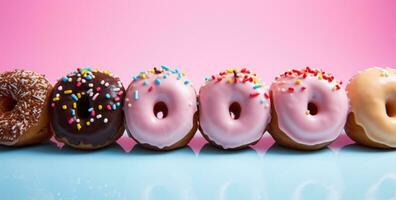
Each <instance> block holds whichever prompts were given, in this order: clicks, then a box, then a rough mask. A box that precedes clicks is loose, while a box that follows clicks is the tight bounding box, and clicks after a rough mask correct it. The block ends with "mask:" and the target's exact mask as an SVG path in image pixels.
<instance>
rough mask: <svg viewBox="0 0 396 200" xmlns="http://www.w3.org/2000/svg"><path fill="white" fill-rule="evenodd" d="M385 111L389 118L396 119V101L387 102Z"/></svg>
mask: <svg viewBox="0 0 396 200" xmlns="http://www.w3.org/2000/svg"><path fill="white" fill-rule="evenodd" d="M385 109H386V114H387V115H388V117H396V100H391V101H387V102H386V104H385Z"/></svg>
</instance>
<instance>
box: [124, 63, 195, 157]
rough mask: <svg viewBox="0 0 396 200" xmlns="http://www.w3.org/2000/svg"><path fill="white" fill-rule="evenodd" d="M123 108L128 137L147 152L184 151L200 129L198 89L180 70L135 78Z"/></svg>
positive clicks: (164, 69) (164, 68) (155, 71)
mask: <svg viewBox="0 0 396 200" xmlns="http://www.w3.org/2000/svg"><path fill="white" fill-rule="evenodd" d="M124 107H125V108H124V110H125V121H126V125H127V131H128V133H129V135H130V136H131V137H132V138H133V139H134V140H135V141H137V142H138V143H139V144H141V145H142V146H143V147H146V148H150V149H154V150H172V149H176V148H180V147H183V146H185V145H186V144H187V143H188V142H189V141H190V140H191V138H192V137H193V136H194V134H195V132H196V131H197V128H198V107H197V95H196V92H195V89H194V87H193V85H192V84H191V81H190V80H188V79H187V78H186V76H185V74H184V73H182V72H181V71H179V70H178V69H171V68H169V67H167V66H161V67H160V68H156V67H155V68H151V69H149V70H148V71H144V72H141V73H139V74H138V75H136V76H134V77H133V81H132V83H131V84H130V85H129V87H128V89H127V97H126V98H125V105H124Z"/></svg>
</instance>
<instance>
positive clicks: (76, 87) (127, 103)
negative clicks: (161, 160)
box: [0, 66, 396, 150]
mask: <svg viewBox="0 0 396 200" xmlns="http://www.w3.org/2000/svg"><path fill="white" fill-rule="evenodd" d="M341 85H342V82H341V81H338V80H336V79H335V77H334V76H333V75H332V74H329V73H326V72H324V71H323V70H319V69H315V68H310V67H306V68H301V69H291V70H288V71H286V72H284V73H283V74H281V75H279V76H278V77H276V78H275V80H274V81H273V82H272V84H271V85H270V86H269V87H266V86H265V85H264V84H263V83H262V82H260V80H259V78H258V77H257V75H256V74H255V73H253V72H251V71H249V70H248V69H246V68H243V69H240V70H239V69H227V70H225V71H222V72H220V73H218V74H214V75H212V76H210V77H207V78H205V83H204V84H203V85H202V86H201V88H200V90H199V94H198V95H197V93H196V91H195V89H194V87H193V86H192V84H191V82H190V81H189V80H188V79H187V78H186V75H185V74H184V73H182V72H181V71H179V70H178V69H172V68H169V67H167V66H161V67H159V68H152V69H149V70H147V71H144V72H141V73H139V74H138V75H136V76H134V77H133V80H132V82H131V83H130V85H129V86H128V88H127V89H126V90H125V88H124V86H123V84H122V83H121V81H120V79H119V78H118V77H116V76H115V75H113V74H112V73H111V72H109V71H106V70H98V69H92V68H90V67H86V68H78V69H77V70H75V71H73V72H71V73H69V74H67V75H66V76H63V77H62V78H60V79H59V80H58V81H57V83H56V84H55V85H54V86H52V85H51V84H50V82H49V81H48V80H47V79H46V78H45V76H43V75H40V74H37V73H35V72H31V71H26V70H15V71H10V72H4V73H1V74H0V144H3V145H8V146H25V145H32V144H37V143H40V142H42V141H46V140H48V139H49V138H50V137H52V135H54V136H55V139H56V140H58V141H60V142H63V143H65V144H67V145H69V146H71V147H74V148H78V149H84V150H93V149H98V148H102V147H105V146H108V145H110V144H112V143H114V142H115V141H116V140H117V139H118V138H119V137H120V136H121V135H122V134H123V132H124V131H125V129H126V130H127V132H128V135H129V136H130V137H132V138H133V139H134V140H135V141H136V142H137V143H139V144H141V145H142V146H143V147H146V148H150V149H155V150H171V149H175V148H179V147H183V146H185V145H186V144H187V143H188V142H189V141H190V140H191V138H192V137H193V136H194V134H195V133H196V131H197V129H199V130H200V132H201V133H202V135H203V136H204V137H205V138H206V139H207V140H208V141H209V142H210V143H212V144H213V145H215V146H216V147H219V148H222V149H241V148H244V147H246V146H248V145H251V144H254V143H256V142H257V141H258V140H259V139H260V138H261V137H262V136H263V134H264V133H265V132H266V131H267V130H268V132H269V133H270V134H271V135H272V137H273V138H274V139H275V140H276V142H278V143H279V144H281V145H283V146H286V147H289V148H294V149H299V150H317V149H321V148H324V147H325V146H327V145H328V144H330V143H331V142H332V141H334V140H335V139H336V138H337V137H338V136H339V134H340V133H342V131H343V130H344V129H345V131H346V133H347V134H348V135H349V137H350V138H352V139H353V140H355V141H356V142H358V143H360V144H363V145H366V146H369V147H375V148H395V147H396V69H393V68H378V67H375V68H369V69H366V70H364V71H361V72H359V73H358V74H357V75H355V76H353V77H352V78H351V80H350V81H349V83H348V85H347V87H346V90H345V89H344V88H343V87H342V86H341Z"/></svg>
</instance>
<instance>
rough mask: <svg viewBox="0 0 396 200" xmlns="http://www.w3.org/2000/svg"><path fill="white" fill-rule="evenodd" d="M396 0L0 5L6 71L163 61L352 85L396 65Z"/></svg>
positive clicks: (122, 68) (134, 66)
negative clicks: (357, 77) (291, 72)
mask: <svg viewBox="0 0 396 200" xmlns="http://www.w3.org/2000/svg"><path fill="white" fill-rule="evenodd" d="M395 10H396V3H395V1H361V0H355V1H317V0H311V1H297V0H296V1H283V0H279V1H272V2H270V1H264V0H261V1H258V0H257V1H249V0H241V1H234V0H224V1H213V0H205V1H203V0H200V1H186V0H176V1H160V0H149V1H143V0H142V1H125V0H117V1H113V0H100V1H98V0H95V1H80V0H64V1H53V0H48V1H47V0H41V1H40V0H38V1H22V0H9V1H8V0H2V1H1V2H0V67H1V71H5V70H10V69H14V68H16V67H18V68H25V69H30V70H34V71H38V72H40V73H44V74H47V76H48V77H49V78H50V80H51V81H55V80H56V79H57V78H59V77H61V76H62V75H64V74H65V73H67V72H69V71H71V70H72V69H74V68H75V67H77V66H87V65H89V66H103V67H106V68H107V69H109V70H111V71H114V72H115V73H116V74H118V75H120V76H121V78H122V80H123V81H124V84H125V85H128V84H129V81H130V80H131V77H132V75H134V74H135V73H137V72H139V71H141V70H144V69H147V68H148V67H152V66H159V65H160V64H164V65H168V66H177V67H179V68H181V69H182V70H184V71H186V72H187V74H188V76H190V77H191V79H192V80H193V81H194V83H195V86H196V87H197V88H198V87H199V85H200V84H201V83H202V82H203V79H204V77H205V76H207V75H209V74H212V73H216V72H218V71H220V70H222V69H224V68H226V67H230V66H233V67H241V66H248V67H249V68H251V69H252V70H253V71H256V72H257V73H258V74H259V75H260V76H261V77H262V79H263V80H264V81H265V82H267V83H268V82H270V81H271V80H272V79H273V78H274V76H275V75H277V74H279V73H281V72H282V71H284V70H285V69H287V68H290V67H295V66H306V65H309V66H316V67H321V68H323V69H325V70H326V71H329V72H333V73H334V74H335V75H336V76H337V77H338V78H339V79H341V80H344V81H346V80H348V79H349V78H350V76H351V75H352V74H354V73H355V72H356V71H358V70H359V69H363V68H366V67H369V66H396V54H395V53H396V51H395V50H396V22H395V21H396V20H395V19H396V11H395Z"/></svg>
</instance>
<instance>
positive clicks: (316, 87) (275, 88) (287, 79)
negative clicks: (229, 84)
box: [270, 68, 349, 145]
mask: <svg viewBox="0 0 396 200" xmlns="http://www.w3.org/2000/svg"><path fill="white" fill-rule="evenodd" d="M304 74H305V75H304ZM270 90H271V95H272V100H273V104H274V108H275V111H276V114H277V117H278V126H279V128H280V129H281V130H282V132H284V133H285V134H286V135H287V136H289V137H290V138H291V139H292V140H294V141H296V142H297V143H300V144H305V145H316V144H322V143H326V142H331V141H333V140H335V139H336V138H337V137H338V135H339V134H340V133H341V132H342V130H343V127H344V125H345V123H346V119H347V114H348V108H349V106H348V98H347V95H346V92H345V90H344V89H343V88H342V87H341V86H340V82H338V81H336V80H334V77H333V76H331V75H329V74H326V73H324V72H321V71H319V70H313V69H310V68H307V69H304V70H294V71H289V72H286V73H285V74H283V75H282V76H281V77H278V78H277V79H276V81H275V82H274V83H273V84H272V85H271V88H270ZM310 102H311V103H313V104H315V105H316V106H317V108H318V112H317V113H316V114H314V115H313V114H311V113H310V111H309V110H308V103H310Z"/></svg>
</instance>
